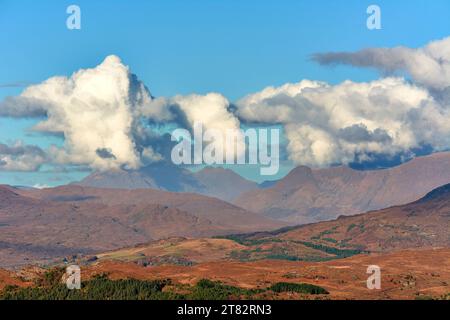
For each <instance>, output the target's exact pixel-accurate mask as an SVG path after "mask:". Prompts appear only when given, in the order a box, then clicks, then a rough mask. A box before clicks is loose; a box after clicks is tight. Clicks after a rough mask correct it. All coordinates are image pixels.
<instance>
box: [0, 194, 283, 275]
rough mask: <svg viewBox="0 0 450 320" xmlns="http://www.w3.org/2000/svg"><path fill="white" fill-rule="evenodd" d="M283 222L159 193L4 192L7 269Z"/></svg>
mask: <svg viewBox="0 0 450 320" xmlns="http://www.w3.org/2000/svg"><path fill="white" fill-rule="evenodd" d="M279 226H280V223H279V222H276V221H272V220H270V219H267V218H264V217H262V216H260V215H258V214H254V213H251V212H248V211H246V210H244V209H241V208H238V207H236V206H234V205H231V204H229V203H227V202H224V201H221V200H218V199H216V198H210V197H205V196H201V195H196V194H188V193H183V194H176V193H170V192H165V191H158V190H150V189H145V190H121V189H98V188H85V187H80V186H65V187H59V188H55V189H45V190H21V189H14V188H11V187H8V186H0V264H1V265H3V266H4V265H16V264H24V263H31V262H33V261H37V260H46V259H47V260H48V259H51V258H53V257H61V256H66V255H73V254H88V253H92V252H94V251H101V250H111V249H114V248H120V247H124V246H132V245H135V244H137V243H142V242H147V241H150V240H155V239H160V238H166V237H174V236H184V237H205V236H206V237H208V236H214V235H220V234H222V235H223V234H228V233H230V232H248V231H250V230H267V229H273V228H276V227H279Z"/></svg>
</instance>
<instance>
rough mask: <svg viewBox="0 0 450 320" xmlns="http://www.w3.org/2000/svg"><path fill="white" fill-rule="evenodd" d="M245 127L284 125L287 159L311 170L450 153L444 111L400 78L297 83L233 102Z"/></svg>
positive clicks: (423, 91) (446, 112) (425, 93)
mask: <svg viewBox="0 0 450 320" xmlns="http://www.w3.org/2000/svg"><path fill="white" fill-rule="evenodd" d="M237 106H238V115H239V116H240V117H241V118H242V119H244V120H245V121H253V122H263V123H272V122H273V121H276V122H277V123H281V124H283V125H284V129H285V133H286V138H287V140H288V145H287V149H288V150H287V151H288V153H289V157H290V159H291V160H293V161H294V162H295V163H297V164H303V165H310V166H315V167H321V166H329V165H332V164H338V163H341V164H342V163H343V164H348V163H350V162H353V161H358V160H359V161H361V160H369V159H370V158H371V157H372V156H373V155H374V154H378V155H380V154H382V155H387V156H394V155H396V154H399V153H406V154H407V153H409V152H411V151H412V150H413V149H415V148H420V147H422V146H424V145H431V146H432V147H433V148H434V149H435V150H442V149H446V148H449V147H450V139H449V136H450V122H449V121H448V120H449V116H450V115H449V110H448V108H447V107H446V106H444V105H441V104H439V103H437V102H436V100H435V99H434V98H433V96H431V95H430V94H429V92H428V91H427V90H426V89H424V88H421V87H418V86H415V85H413V84H410V83H408V82H407V81H405V80H404V79H402V78H384V79H380V80H377V81H373V82H369V83H355V82H352V81H345V82H343V83H341V84H338V85H334V86H333V85H329V84H326V83H323V82H312V81H301V82H299V83H297V84H289V85H284V86H282V87H280V88H268V89H265V90H263V91H261V92H259V93H255V94H252V95H249V96H247V97H245V98H243V99H242V100H240V101H238V103H237Z"/></svg>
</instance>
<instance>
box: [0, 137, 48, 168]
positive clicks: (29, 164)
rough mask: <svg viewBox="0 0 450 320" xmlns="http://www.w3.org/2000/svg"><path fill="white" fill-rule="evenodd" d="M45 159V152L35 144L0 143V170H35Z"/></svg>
mask: <svg viewBox="0 0 450 320" xmlns="http://www.w3.org/2000/svg"><path fill="white" fill-rule="evenodd" d="M45 161H47V156H46V154H45V152H44V151H43V150H42V149H40V148H39V147H36V146H29V145H24V144H23V143H22V142H21V141H17V142H16V143H15V144H14V145H6V144H1V143H0V171H36V170H38V169H39V168H40V167H41V165H43V164H44V163H45Z"/></svg>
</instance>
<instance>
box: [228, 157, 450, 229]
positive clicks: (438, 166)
mask: <svg viewBox="0 0 450 320" xmlns="http://www.w3.org/2000/svg"><path fill="white" fill-rule="evenodd" d="M449 182H450V153H448V152H445V153H436V154H433V155H430V156H424V157H418V158H415V159H413V160H411V161H409V162H407V163H405V164H402V165H400V166H397V167H393V168H389V169H383V170H371V171H357V170H353V169H350V168H348V167H345V166H340V167H334V168H328V169H310V168H308V167H297V168H296V169H294V170H292V171H291V172H290V173H289V174H288V175H287V176H286V177H285V178H283V179H281V180H280V181H279V182H278V183H276V184H275V185H274V186H272V187H270V188H267V189H262V190H253V191H249V192H247V193H244V194H243V195H241V196H240V197H239V198H238V199H236V201H235V202H234V203H236V204H237V205H238V206H241V207H243V208H246V209H248V210H250V211H253V212H259V213H262V214H264V215H265V216H268V217H272V218H275V219H280V220H283V221H287V222H289V223H291V224H301V223H311V222H318V221H324V220H332V219H335V218H337V217H338V216H340V215H352V214H356V213H360V212H365V211H369V210H375V209H382V208H386V207H390V206H393V205H400V204H406V203H410V202H413V201H415V200H417V199H419V198H420V197H423V196H424V195H425V194H426V193H428V192H430V191H431V190H433V189H434V188H437V187H439V186H441V185H444V184H447V183H449Z"/></svg>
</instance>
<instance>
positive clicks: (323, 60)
mask: <svg viewBox="0 0 450 320" xmlns="http://www.w3.org/2000/svg"><path fill="white" fill-rule="evenodd" d="M313 59H314V60H315V61H317V62H319V63H320V64H323V65H337V64H348V65H353V66H356V67H373V68H377V69H379V70H381V71H383V72H385V73H392V72H395V71H403V72H407V73H408V74H409V75H410V76H411V78H412V79H413V80H414V82H416V83H418V84H420V85H423V86H426V87H428V88H431V89H435V90H443V89H445V88H447V87H449V86H450V37H447V38H444V39H442V40H438V41H433V42H431V43H429V44H428V45H426V46H424V47H422V48H418V49H412V48H407V47H395V48H370V49H364V50H361V51H357V52H330V53H318V54H315V55H314V56H313Z"/></svg>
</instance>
